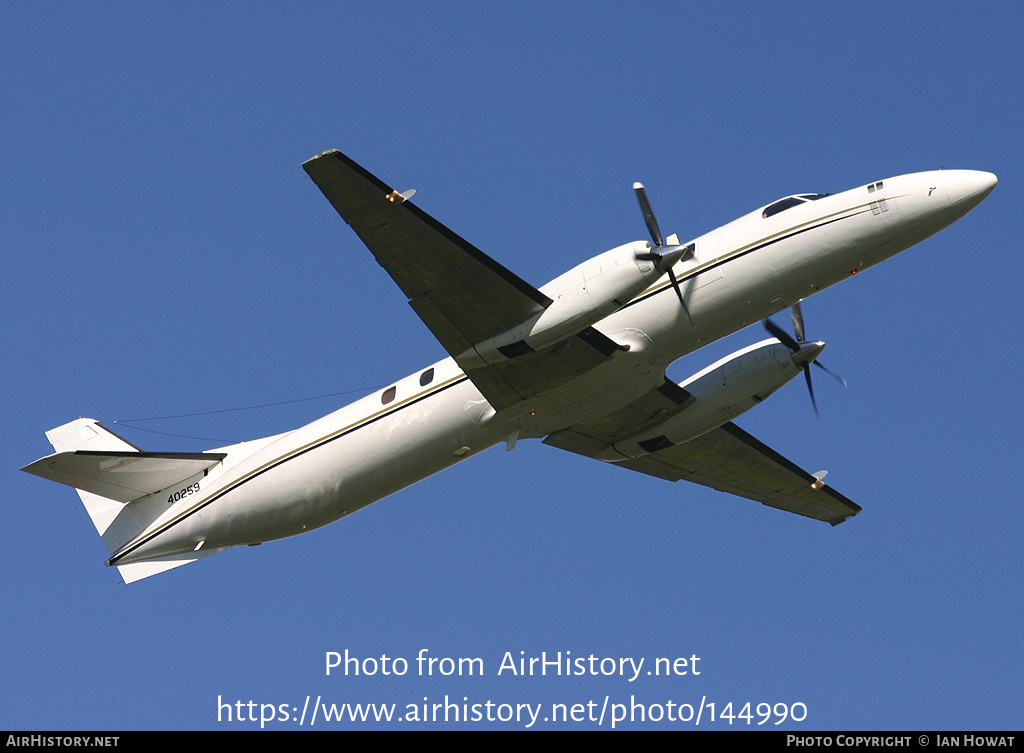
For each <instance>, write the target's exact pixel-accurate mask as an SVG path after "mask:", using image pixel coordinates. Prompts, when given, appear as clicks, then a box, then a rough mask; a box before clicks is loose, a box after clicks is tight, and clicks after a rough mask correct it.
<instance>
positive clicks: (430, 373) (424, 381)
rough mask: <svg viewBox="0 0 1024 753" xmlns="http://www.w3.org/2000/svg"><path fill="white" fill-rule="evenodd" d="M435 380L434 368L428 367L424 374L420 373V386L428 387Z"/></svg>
mask: <svg viewBox="0 0 1024 753" xmlns="http://www.w3.org/2000/svg"><path fill="white" fill-rule="evenodd" d="M433 380H434V370H433V369H432V368H431V369H427V370H426V371H424V372H423V373H422V374H420V387H426V386H427V385H428V384H430V383H431V382H432V381H433Z"/></svg>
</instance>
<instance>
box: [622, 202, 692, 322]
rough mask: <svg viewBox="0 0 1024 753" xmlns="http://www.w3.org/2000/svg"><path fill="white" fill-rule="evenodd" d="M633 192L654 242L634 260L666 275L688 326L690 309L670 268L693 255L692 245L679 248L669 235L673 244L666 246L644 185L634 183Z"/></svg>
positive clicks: (672, 236) (673, 236) (673, 237)
mask: <svg viewBox="0 0 1024 753" xmlns="http://www.w3.org/2000/svg"><path fill="white" fill-rule="evenodd" d="M633 190H634V191H636V198H637V200H638V201H639V202H640V211H641V212H643V214H644V222H646V223H647V230H648V232H650V234H651V240H653V241H654V248H653V249H651V250H650V251H649V252H647V253H643V254H637V255H636V259H637V260H638V261H652V262H654V266H655V268H656V269H657V270H658V271H659V272H667V273H668V279H669V281H670V282H671V283H672V289H673V290H675V291H676V295H677V296H678V297H679V303H680V304H681V305H682V307H683V311H685V312H686V316H687V318H688V319H689V320H690V324H693V317H692V316H690V309H688V308H687V307H686V301H685V300H684V299H683V291H682V289H681V288H680V287H679V280H677V279H676V275H675V273H674V272H673V271H672V267H673V266H675V264H676V262H677V261H679V260H680V259H682V258H683V257H684V256H687V255H689V254H692V253H693V244H692V243H691V244H690V245H689V246H680V245H679V243H678V241H677V239H676V236H675V235H670V236H669V240H670V241H675V242H674V243H672V244H671V245H668V246H666V245H665V241H664V239H663V238H662V235H661V228H659V227H658V220H657V219H655V217H654V212H653V211H652V210H651V202H649V201H648V200H647V192H646V191H645V190H644V184H643V183H634V184H633Z"/></svg>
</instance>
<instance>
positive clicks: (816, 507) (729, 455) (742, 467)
mask: <svg viewBox="0 0 1024 753" xmlns="http://www.w3.org/2000/svg"><path fill="white" fill-rule="evenodd" d="M670 384H672V383H671V382H668V381H666V386H665V387H662V388H659V389H658V390H654V391H652V392H651V393H648V395H646V396H644V397H643V398H641V399H640V400H638V401H636V402H635V403H633V404H632V405H629V406H627V407H626V408H623V409H622V410H620V411H617V412H616V413H613V414H612V415H611V416H608V417H605V418H602V419H598V420H597V421H592V422H590V423H587V424H582V425H579V426H575V427H572V428H569V429H564V430H563V431H559V432H557V433H555V434H551V435H550V436H548V437H547V438H546V439H545V440H544V443H545V444H549V445H552V446H554V447H560V448H561V449H563V450H569V451H570V452H575V453H577V454H580V455H586V456H587V457H594V456H596V455H597V454H598V453H599V452H601V450H604V449H605V448H607V447H608V446H609V445H611V444H614V443H615V442H617V441H619V440H621V439H626V438H628V437H631V436H635V435H636V434H638V433H640V432H641V431H643V430H645V429H646V428H647V426H645V425H644V422H645V420H646V421H647V422H650V421H651V420H656V421H662V420H664V419H665V418H667V417H668V416H669V415H673V414H674V413H678V412H679V411H680V410H683V409H684V408H685V406H686V402H685V396H683V395H679V394H678V393H673V391H672V390H671V388H669V387H668V386H667V385H670ZM672 386H673V387H675V385H672ZM676 389H677V390H679V391H680V392H683V393H685V390H683V389H682V388H680V387H676ZM673 403H674V406H673ZM613 465H618V466H622V467H623V468H629V469H630V470H633V471H637V472H638V473H645V474H647V475H648V476H656V477H658V478H663V479H665V480H667V481H679V480H680V479H684V480H686V481H692V482H693V483H695V484H702V485H703V486H710V487H711V488H712V489H718V490H719V491H723V492H729V493H730V494H736V495H739V496H741V497H746V498H747V499H752V500H754V501H756V502H760V503H761V504H764V505H768V506H769V507H776V508H778V509H780V510H787V511H789V512H792V513H796V514H797V515H804V516H806V517H808V518H814V519H815V520H823V521H825V522H827V523H831V524H832V525H838V524H839V523H842V522H843V521H844V520H846V518H849V517H852V516H854V515H856V514H857V513H859V512H860V511H861V508H860V507H859V506H858V505H856V504H854V503H853V502H851V501H850V500H849V499H847V498H846V497H844V496H843V495H842V494H840V493H839V492H837V491H835V490H834V489H831V488H830V487H828V486H824V485H821V484H815V482H816V481H817V479H816V478H815V477H814V476H812V475H811V474H809V473H807V471H805V470H803V469H801V468H799V467H798V466H797V465H795V464H794V463H792V462H790V461H789V460H787V459H786V458H784V457H783V456H782V455H780V454H779V453H777V452H775V450H773V449H771V448H770V447H768V446H767V445H765V444H764V443H762V442H760V441H758V440H757V439H755V438H754V437H752V436H750V434H748V433H747V432H745V431H743V429H741V428H740V427H738V426H736V424H734V423H732V422H729V423H726V424H724V425H722V426H720V427H718V428H717V429H713V430H712V431H709V432H708V433H706V434H703V435H701V436H699V437H697V438H696V439H692V440H690V441H689V442H686V443H684V444H680V445H674V446H671V447H666V448H665V449H663V450H658V451H657V452H652V453H650V454H649V455H644V456H642V457H639V458H631V459H628V460H623V461H621V462H617V463H614V464H613ZM812 484H815V486H812Z"/></svg>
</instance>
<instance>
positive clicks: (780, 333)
mask: <svg viewBox="0 0 1024 753" xmlns="http://www.w3.org/2000/svg"><path fill="white" fill-rule="evenodd" d="M789 313H790V316H791V317H792V319H793V332H794V333H795V334H796V338H795V339H794V338H793V337H792V336H790V334H789V333H788V332H786V330H784V329H782V327H780V326H779V325H778V324H776V323H775V322H773V321H772V320H771V319H765V320H764V328H765V329H766V330H768V331H769V332H770V333H771V334H772V336H773V337H775V338H776V339H778V340H779V342H781V343H782V344H783V345H785V346H786V347H787V348H789V349H790V350H791V351H793V361H794V362H796V364H797V365H798V366H799V367H800V368H801V369H803V370H804V379H806V380H807V391H808V392H809V393H810V395H811V405H812V406H814V415H816V416H819V417H820V415H821V414H820V413H818V402H817V401H816V400H815V399H814V385H813V384H812V383H811V369H810V365H811V364H812V363H813V364H814V365H815V366H817V367H818V368H819V369H821V370H822V371H824V372H825V373H826V374H828V375H829V376H831V377H832V378H833V379H836V380H837V381H838V382H839V383H840V384H842V385H843V386H844V387H845V386H846V380H845V379H843V378H842V377H841V376H839V375H838V374H836V373H835V372H834V371H830V370H829V369H828V368H827V367H826V366H825V365H824V364H822V363H821V362H820V361H818V354H819V353H821V351H822V350H823V349H824V347H825V343H823V342H814V343H810V342H807V341H806V340H805V339H804V315H803V311H802V310H801V309H800V304H799V303H795V304H793V305H792V306H790V307H789Z"/></svg>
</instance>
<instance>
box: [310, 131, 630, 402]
mask: <svg viewBox="0 0 1024 753" xmlns="http://www.w3.org/2000/svg"><path fill="white" fill-rule="evenodd" d="M303 168H304V169H305V170H306V172H307V173H308V174H309V176H310V178H312V179H313V182H314V183H316V185H317V187H319V188H320V190H321V191H322V192H323V194H324V195H325V196H326V197H327V199H328V200H329V201H330V202H331V205H332V206H333V207H334V208H335V210H337V212H338V214H340V215H341V216H342V218H343V219H344V220H345V222H347V223H348V224H349V225H350V226H351V227H352V229H353V230H354V231H355V232H356V235H358V236H359V238H360V239H361V240H362V241H363V243H365V244H366V246H367V248H369V249H370V251H371V252H373V255H374V256H375V257H376V259H377V261H378V262H379V263H380V265H381V266H382V267H384V269H385V270H387V272H388V274H389V275H391V277H392V279H394V281H395V282H396V283H397V284H398V287H399V288H401V290H402V292H403V293H405V295H406V296H407V297H408V299H409V305H410V306H412V308H413V310H414V311H415V312H416V313H417V314H418V315H419V317H420V318H421V319H422V320H423V322H424V323H425V324H426V325H427V327H429V328H430V331H431V332H432V333H433V334H434V336H435V337H436V338H437V339H438V340H439V341H440V342H441V345H443V346H444V348H445V350H447V351H448V353H449V354H450V355H451V356H452V357H453V358H455V359H456V360H458V358H459V356H460V355H461V354H463V353H465V352H466V351H467V350H469V349H470V348H472V347H473V346H474V345H477V344H479V343H482V342H485V341H487V340H489V339H490V338H492V337H496V336H497V335H500V334H502V333H504V332H507V331H508V330H511V329H513V328H515V327H517V326H519V325H521V324H522V323H523V322H525V321H527V320H528V319H530V318H531V317H533V316H535V315H536V314H538V313H540V312H542V311H543V310H544V309H545V308H547V307H548V306H550V305H551V299H550V298H548V297H547V296H546V295H544V294H543V293H541V292H540V291H539V290H537V289H536V288H534V287H533V286H532V285H530V284H529V283H527V282H525V281H524V280H522V279H521V278H520V277H518V276H517V275H516V274H514V273H513V272H511V271H510V270H508V269H506V268H505V267H503V266H502V265H501V264H499V263H498V262H496V261H495V260H494V259H491V258H490V257H489V256H487V255H486V254H484V253H483V252H482V251H480V250H479V249H478V248H476V247H475V246H474V245H472V244H471V243H469V242H468V241H466V240H465V239H463V238H461V237H459V236H458V235H457V234H455V233H454V232H452V231H451V230H449V229H448V228H447V227H445V226H444V225H442V224H441V223H440V222H438V221H437V220H435V219H434V218H433V217H431V216H430V215H428V214H427V213H426V212H424V211H423V210H421V209H419V208H418V207H417V206H415V205H414V204H413V203H412V202H411V201H406V200H405V198H404V197H403V196H402V195H401V194H399V193H397V192H396V191H394V190H393V189H392V188H391V187H389V186H388V185H387V184H385V183H384V182H383V181H381V180H380V179H378V178H376V177H375V176H373V175H371V174H370V173H369V172H367V171H366V170H365V169H363V168H362V167H360V166H359V165H357V164H356V163H355V162H353V161H352V160H350V159H349V158H348V157H346V156H345V155H343V154H342V153H341V152H338V151H336V150H332V151H329V152H324V153H323V154H320V155H318V156H316V157H314V158H313V159H311V160H309V161H307V162H305V163H304V164H303ZM616 348H617V346H616V344H615V343H614V342H612V341H611V340H610V339H609V338H608V337H606V336H605V335H603V334H601V333H600V332H598V331H597V330H595V329H593V328H589V329H587V330H585V331H584V332H580V333H578V334H576V335H574V336H572V337H570V338H568V339H567V340H565V341H563V342H560V343H556V344H555V345H552V346H551V347H548V348H545V349H542V350H539V351H536V352H530V353H526V354H523V355H522V356H519V357H516V358H513V359H511V360H509V361H506V362H504V363H502V364H498V365H494V366H485V367H481V368H467V367H466V366H465V365H463V364H460V365H461V366H462V367H463V368H464V369H466V375H467V376H468V377H469V378H470V379H471V380H472V381H473V383H474V384H475V385H476V386H477V388H478V389H479V390H480V392H481V393H483V395H484V397H486V398H487V401H488V402H489V403H490V404H491V405H492V406H493V407H494V408H495V410H501V409H502V408H506V407H508V406H510V405H514V404H516V403H518V402H520V401H522V400H525V399H528V398H530V397H533V396H535V395H538V394H540V393H541V392H544V391H545V390H548V389H552V388H553V387H557V386H559V385H561V384H564V383H566V382H569V381H571V380H572V379H575V378H576V377H578V376H581V375H583V374H585V373H587V372H588V371H590V370H591V369H593V368H594V367H595V366H596V365H598V364H599V363H601V362H602V361H604V360H605V359H606V358H607V357H608V356H609V355H610V354H611V353H612V352H614V351H615V349H616Z"/></svg>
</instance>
